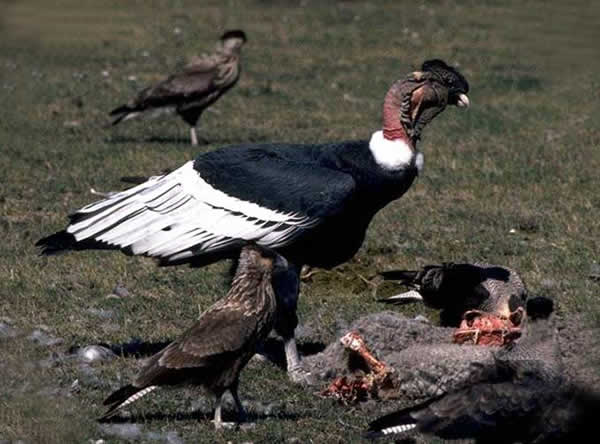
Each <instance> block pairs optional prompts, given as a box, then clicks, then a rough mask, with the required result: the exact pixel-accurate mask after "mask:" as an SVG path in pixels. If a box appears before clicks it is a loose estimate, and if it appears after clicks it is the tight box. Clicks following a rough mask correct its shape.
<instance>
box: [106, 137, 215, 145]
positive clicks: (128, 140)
mask: <svg viewBox="0 0 600 444" xmlns="http://www.w3.org/2000/svg"><path fill="white" fill-rule="evenodd" d="M104 141H105V142H106V143H109V144H120V143H157V144H162V143H172V144H181V145H184V144H185V145H190V146H191V144H190V139H189V138H188V137H172V136H151V137H144V138H140V137H131V136H111V137H107V138H106V139H104ZM210 143H211V141H210V140H206V139H203V138H201V137H199V138H198V145H208V144H210Z"/></svg>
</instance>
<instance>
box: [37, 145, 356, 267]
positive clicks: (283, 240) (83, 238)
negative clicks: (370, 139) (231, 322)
mask: <svg viewBox="0 0 600 444" xmlns="http://www.w3.org/2000/svg"><path fill="white" fill-rule="evenodd" d="M242 148H244V147H242ZM298 149H300V148H298ZM223 151H224V152H225V153H226V155H221V154H217V153H216V152H212V153H207V155H204V156H202V157H200V158H199V159H198V160H197V161H196V163H194V162H188V163H187V164H185V165H184V166H183V167H181V168H179V169H177V170H175V171H173V172H172V173H170V174H168V175H166V176H160V177H156V178H152V179H151V180H149V181H147V182H145V183H143V184H140V185H138V186H136V187H133V188H130V189H128V190H126V191H123V192H120V193H116V194H114V195H111V196H109V197H108V198H106V199H104V200H101V201H98V202H95V203H92V204H90V205H87V206H85V207H83V208H82V209H80V210H79V211H77V212H76V213H75V214H73V215H72V216H71V217H70V218H71V224H70V225H69V226H68V227H67V229H66V230H65V231H61V232H59V233H56V234H54V235H51V236H49V237H46V238H44V239H41V240H40V241H38V243H37V245H38V246H40V247H42V249H43V250H42V253H43V254H55V253H58V252H60V251H62V250H65V249H87V248H109V249H121V250H123V251H126V252H130V253H132V254H136V255H146V256H151V257H157V258H160V259H161V264H163V265H167V264H174V263H183V262H192V263H196V264H199V263H201V262H202V261H203V260H207V261H209V259H210V258H212V260H213V261H214V260H217V259H219V258H221V257H223V255H226V253H227V252H231V253H232V254H233V253H234V252H235V251H237V249H239V247H240V246H241V245H242V244H243V243H245V242H246V241H254V242H256V243H258V244H260V245H263V246H267V247H271V248H278V247H281V246H285V245H288V244H289V243H291V242H292V241H294V240H295V239H296V238H298V237H299V236H301V235H302V234H303V233H305V232H307V231H308V230H311V229H312V228H313V227H315V226H317V225H319V224H320V223H321V222H322V221H323V220H324V219H326V218H327V217H329V216H332V215H335V214H337V213H339V212H340V211H342V209H343V207H344V204H345V203H346V202H347V200H348V199H351V198H352V196H353V193H354V189H355V182H354V179H353V178H352V176H350V175H349V174H346V173H343V172H340V171H336V170H332V169H329V168H324V167H320V166H318V165H316V164H310V163H307V164H304V163H298V162H293V161H290V160H289V159H285V158H281V157H279V156H277V155H276V154H275V151H276V150H272V151H268V150H267V152H266V153H264V155H262V156H255V155H249V154H248V150H244V149H239V150H235V149H231V148H229V149H226V150H223ZM213 153H214V154H213ZM209 155H211V156H209ZM219 156H222V157H221V158H219ZM236 158H237V160H236ZM244 158H245V159H244ZM213 255H216V256H215V257H212V256H213Z"/></svg>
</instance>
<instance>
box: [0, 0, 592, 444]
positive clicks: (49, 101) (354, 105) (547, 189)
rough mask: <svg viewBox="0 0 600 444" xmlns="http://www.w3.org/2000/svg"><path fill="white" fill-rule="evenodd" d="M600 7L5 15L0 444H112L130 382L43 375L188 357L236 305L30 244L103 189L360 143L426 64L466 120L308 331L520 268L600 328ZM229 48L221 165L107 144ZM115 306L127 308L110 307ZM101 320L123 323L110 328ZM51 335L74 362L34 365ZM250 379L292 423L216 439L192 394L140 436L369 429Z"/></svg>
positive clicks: (5, 8) (152, 136)
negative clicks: (233, 56) (398, 288)
mask: <svg viewBox="0 0 600 444" xmlns="http://www.w3.org/2000/svg"><path fill="white" fill-rule="evenodd" d="M595 4H597V2H594V1H579V2H568V3H565V2H560V1H547V2H534V1H527V2H517V1H508V2H502V5H503V6H499V5H498V2H492V1H487V2H481V1H464V2H453V1H443V0H440V1H432V2H397V1H389V2H383V1H381V2H368V3H366V2H364V3H363V2H358V1H345V2H342V1H339V2H316V1H301V2H300V1H297V2H295V1H288V2H285V1H266V0H263V1H259V0H255V1H249V2H241V1H227V2H223V1H203V2H197V1H187V0H185V1H172V2H168V1H154V2H141V1H138V2H128V3H127V4H126V5H125V4H124V3H123V2H118V1H116V0H111V1H100V2H99V1H92V0H86V1H77V2H76V1H73V0H62V1H57V2H53V3H52V6H50V5H49V4H48V3H47V2H42V1H41V0H37V1H35V0H30V1H24V2H2V14H1V16H0V38H1V39H2V46H1V47H0V103H1V104H2V106H1V108H0V177H1V178H2V187H1V188H0V235H1V236H2V243H1V244H0V256H1V257H2V260H1V261H0V317H8V318H10V319H11V320H12V323H13V325H14V327H15V328H17V329H18V330H19V331H20V335H19V336H17V337H16V338H11V339H1V338H0V346H1V347H2V362H0V380H1V381H3V383H2V388H1V389H0V440H1V439H8V440H18V439H22V440H24V441H25V442H52V443H54V442H87V441H88V440H90V439H93V440H96V439H100V438H103V439H105V440H107V441H108V442H112V441H113V440H114V438H111V437H109V436H104V435H102V432H101V431H100V430H99V429H98V427H97V425H96V423H95V421H94V418H96V417H97V416H98V415H99V414H100V413H101V412H102V408H101V405H100V404H101V401H102V400H103V399H104V397H105V396H106V395H108V393H109V392H110V390H111V389H112V388H115V387H116V386H117V385H119V383H120V382H121V381H123V380H126V379H127V378H129V377H131V376H132V375H133V374H134V373H135V370H136V368H137V367H136V365H137V364H136V361H135V360H134V359H132V358H125V359H118V360H116V361H113V362H111V363H109V364H107V365H105V366H102V367H100V368H97V369H96V372H95V374H96V376H97V377H98V381H96V382H94V381H91V382H90V381H87V382H86V381H85V380H83V379H82V376H81V374H80V373H79V370H78V367H77V366H76V365H75V363H74V362H72V361H69V360H67V361H58V362H57V363H55V364H52V365H50V366H44V365H40V364H39V363H40V361H44V360H46V359H47V358H48V357H49V356H50V355H51V354H52V353H59V354H61V353H64V352H65V351H66V350H68V349H69V347H70V346H72V345H75V344H91V343H98V342H124V341H127V340H129V339H131V338H142V339H143V340H144V341H149V342H160V341H164V340H168V339H171V338H174V337H175V336H176V335H177V334H179V333H180V332H181V331H182V330H183V329H184V328H186V327H187V326H189V325H190V323H191V322H192V321H193V319H194V318H195V317H196V316H197V314H198V313H199V311H201V310H202V309H204V308H206V307H208V306H209V305H210V304H211V303H212V302H213V301H214V300H216V299H217V298H219V297H221V296H222V295H223V294H224V293H225V292H226V291H227V288H226V277H225V272H226V270H227V264H217V265H214V266H210V267H207V268H205V269H202V270H190V269H188V268H185V267H183V268H182V267H180V268H168V269H160V268H157V267H155V265H154V263H153V262H152V261H151V260H148V259H143V258H132V257H127V256H124V255H121V254H118V253H107V252H85V253H79V254H70V255H64V256H60V257H52V258H43V257H39V256H38V255H37V251H36V250H35V248H34V247H33V244H34V242H35V241H36V240H37V239H39V238H40V237H41V236H43V235H47V234H49V233H51V232H54V231H56V230H58V229H61V228H62V227H63V226H64V225H65V223H66V215H67V214H68V213H69V212H70V211H72V210H74V209H77V208H79V207H80V206H82V205H84V204H87V203H89V202H90V201H91V200H93V196H91V195H90V193H89V189H90V187H94V188H97V189H100V190H112V189H119V188H120V187H122V186H123V185H122V184H121V183H120V182H119V178H120V177H121V176H124V175H148V174H155V173H158V172H160V171H161V170H162V169H165V168H173V167H176V166H178V165H180V164H182V163H183V162H184V161H186V160H188V159H191V158H193V157H194V156H195V155H197V154H198V153H199V152H203V151H207V150H211V149H214V148H217V147H219V146H222V145H225V144H229V143H238V142H246V141H290V142H315V141H330V140H342V139H353V138H368V137H369V136H370V134H371V132H372V131H374V130H376V129H378V128H379V126H380V116H381V101H382V98H383V95H384V94H385V92H386V90H387V88H388V87H389V85H390V84H391V83H392V82H393V81H394V80H396V79H397V78H400V77H402V76H404V75H405V74H406V73H408V72H410V71H411V70H413V69H415V68H417V67H418V66H419V64H420V63H421V62H422V61H423V60H424V59H426V58H430V57H441V58H443V59H445V60H447V61H448V62H450V63H452V64H457V65H459V67H460V69H461V71H462V72H463V73H464V74H465V76H466V77H467V78H468V80H469V82H470V84H471V92H470V94H469V96H470V98H471V101H472V107H471V109H469V110H468V112H461V111H460V110H457V109H454V108H452V109H448V110H447V111H446V112H445V113H444V114H443V115H442V116H440V117H439V118H437V119H436V120H435V121H434V122H433V123H432V124H431V125H430V126H429V127H427V128H426V129H425V134H424V140H423V141H422V143H421V145H420V149H421V150H422V151H423V152H424V153H425V159H426V163H425V171H424V175H423V176H422V177H421V178H420V179H419V180H418V182H417V183H415V185H414V186H413V187H412V189H411V190H410V191H409V192H408V193H407V194H406V195H405V196H404V197H403V198H402V199H400V200H399V201H398V202H395V203H393V204H391V205H389V206H388V207H387V208H386V209H384V210H383V211H382V212H381V213H380V214H379V215H378V216H377V217H376V219H375V221H374V222H373V224H372V226H371V227H370V229H369V233H368V237H367V240H366V242H365V244H364V246H363V248H362V249H361V251H360V252H359V254H358V255H357V256H356V257H355V258H354V260H353V261H351V262H350V263H348V264H345V265H343V266H341V267H339V269H337V270H336V271H335V272H333V273H327V274H320V275H317V276H316V277H315V278H314V280H313V282H312V283H310V284H306V285H304V286H303V288H302V298H301V301H300V307H299V310H300V315H301V322H303V323H307V324H310V325H311V326H312V327H313V329H314V332H315V336H316V338H315V339H316V340H321V341H323V342H328V341H330V340H332V338H333V337H334V335H335V333H336V328H337V326H338V325H341V324H342V323H343V322H349V321H352V320H353V319H355V318H357V317H359V316H361V315H363V314H366V313H368V312H373V311H376V310H380V309H381V307H380V306H378V305H377V304H376V303H375V302H374V299H375V298H374V295H373V292H372V289H371V287H370V286H369V285H367V284H365V283H364V281H363V280H362V279H361V277H367V278H369V277H371V276H373V275H374V274H375V272H376V271H378V270H382V269H386V268H392V267H406V268H412V267H415V266H419V265H423V264H425V263H431V262H440V261H458V260H467V261H473V260H485V261H488V262H492V263H498V264H504V265H508V266H512V267H515V268H516V269H518V270H519V271H520V272H521V273H522V275H523V277H524V279H525V280H526V282H527V284H528V286H529V287H530V289H531V290H532V292H533V293H535V294H546V295H549V296H552V297H554V298H555V300H556V302H557V305H558V308H559V310H561V311H563V312H565V313H574V312H577V311H584V312H586V313H587V314H588V315H589V322H596V323H598V322H599V320H600V304H599V302H598V294H599V292H600V284H598V282H594V281H592V280H590V279H588V278H587V276H588V273H589V270H590V267H591V266H592V264H594V263H597V262H598V261H599V260H600V258H599V256H598V252H599V251H600V248H599V247H600V245H599V244H600V241H599V240H600V211H599V208H600V197H599V196H600V192H599V180H598V177H599V176H598V172H599V171H600V150H599V148H600V119H599V118H598V116H599V115H600V105H599V103H600V81H599V78H598V72H599V68H600V63H599V58H598V50H599V47H598V41H600V32H599V28H598V26H597V24H598V22H599V19H600V14H599V13H598V12H599V11H598V9H599V8H598V7H597V6H594V5H595ZM176 27H177V28H179V29H180V31H181V32H180V33H178V34H177V33H175V32H174V29H175V28H176ZM238 27H239V28H243V29H244V30H245V31H246V32H247V34H248V36H249V42H248V44H247V46H246V47H245V48H244V54H243V63H244V66H243V73H242V78H241V81H240V83H239V84H238V86H237V87H236V88H235V89H233V90H232V91H231V92H230V93H229V94H228V95H226V96H225V97H224V98H223V99H222V100H221V101H220V102H219V103H218V104H217V105H216V106H215V107H214V108H215V112H207V113H206V114H205V116H204V117H203V119H202V121H201V123H200V127H199V129H200V131H199V134H200V136H201V137H202V138H204V139H206V140H208V141H209V144H208V145H205V146H201V147H200V148H199V149H193V148H192V147H191V146H189V144H188V129H187V127H186V125H185V124H184V123H183V122H181V121H180V120H178V119H176V118H172V119H170V120H169V119H167V120H163V121H146V122H127V123H126V124H123V125H122V126H119V127H118V128H115V129H110V130H107V129H104V128H103V125H104V124H106V123H107V122H108V119H107V112H108V111H109V110H110V109H112V107H114V106H117V105H119V104H121V103H122V102H125V101H127V100H128V99H129V98H130V97H131V95H132V94H134V93H135V92H136V91H137V90H139V89H140V88H141V87H143V86H145V84H146V83H147V82H151V81H153V80H156V79H159V78H161V77H162V76H163V75H164V74H165V73H167V72H169V71H170V70H171V69H172V68H173V67H175V66H181V65H182V64H183V63H184V62H185V60H186V59H188V58H190V57H191V56H193V55H195V54H198V53H201V52H206V51H210V50H211V49H212V47H213V42H214V40H215V39H216V37H217V36H218V35H219V34H220V33H221V32H222V31H223V30H224V29H227V28H238ZM103 71H107V72H108V74H109V75H108V76H104V75H103V74H102V72H103ZM132 75H134V76H136V78H137V80H135V81H131V80H128V77H129V76H132ZM512 229H514V230H515V232H514V233H512V234H511V233H510V231H511V230H512ZM117 283H121V284H123V285H124V286H125V287H126V288H127V289H128V290H129V291H130V293H131V296H130V297H128V298H122V299H112V298H107V297H106V296H107V295H109V294H110V293H111V291H112V289H113V288H114V287H115V285H116V284H117ZM393 290H394V288H392V287H391V286H389V285H386V286H384V287H382V288H381V290H380V294H379V295H380V296H381V295H382V294H386V293H391V292H392V291H393ZM89 308H95V309H105V310H112V311H113V312H114V314H115V315H114V319H110V320H106V319H102V318H101V317H98V316H97V315H96V314H93V312H90V311H88V309H89ZM412 310H413V311H410V312H407V313H411V314H414V313H416V311H414V309H412ZM40 324H44V325H46V326H48V328H49V330H50V332H51V333H52V334H54V335H55V336H58V337H60V338H63V339H64V343H63V344H61V345H57V346H54V347H39V346H35V345H33V344H32V343H31V342H30V341H29V340H27V339H26V336H28V335H29V334H30V333H31V331H32V330H33V329H35V328H37V327H38V326H39V325H40ZM76 379H78V380H80V385H79V389H77V390H74V389H73V390H72V389H71V386H72V384H73V382H74V381H75V380H76ZM242 379H243V382H242V384H243V385H242V389H241V393H242V397H243V398H245V399H254V400H260V401H263V402H277V403H279V405H280V407H281V408H280V412H279V413H277V414H274V415H272V416H269V417H266V418H258V421H257V425H256V427H255V428H254V429H251V430H243V431H238V432H225V433H222V434H216V433H215V432H214V431H213V430H212V425H211V424H210V423H209V422H208V421H200V422H197V421H196V420H195V419H194V418H192V417H190V416H189V415H187V416H186V414H187V413H189V410H190V409H191V408H192V403H193V401H194V400H196V399H197V396H196V395H195V394H193V392H189V391H186V390H184V391H182V392H165V393H161V394H157V396H155V397H153V398H152V399H148V400H146V401H145V402H141V403H140V404H139V405H138V406H137V407H135V408H134V409H133V411H134V412H135V413H136V415H142V416H144V415H145V416H144V417H146V420H144V419H142V420H141V424H142V426H143V427H144V433H145V432H148V431H154V432H163V431H168V430H176V431H177V432H178V434H179V436H180V437H182V438H183V439H185V440H189V441H190V442H200V441H203V442H226V441H234V442H244V441H252V442H277V441H285V440H286V439H288V438H291V437H296V438H298V439H299V440H300V442H311V441H312V442H360V440H361V435H360V432H361V430H362V428H363V427H364V426H365V424H366V423H367V422H368V420H369V419H370V418H366V417H364V415H361V413H360V410H352V409H345V408H342V407H339V408H338V407H335V408H332V404H331V403H330V402H328V401H323V400H320V399H319V398H317V397H315V396H314V394H313V393H309V392H307V391H304V390H302V389H301V388H298V387H295V386H292V385H290V384H289V383H288V381H287V378H286V376H285V374H283V373H282V372H281V371H280V370H278V369H276V368H274V367H272V366H270V365H268V364H257V365H253V366H252V367H251V368H249V369H248V370H247V371H245V372H244V373H243V375H242ZM48 390H58V392H57V393H54V392H52V393H53V394H52V395H49V394H48ZM157 413H164V414H165V415H166V416H163V417H158V418H157V417H152V415H156V414H157Z"/></svg>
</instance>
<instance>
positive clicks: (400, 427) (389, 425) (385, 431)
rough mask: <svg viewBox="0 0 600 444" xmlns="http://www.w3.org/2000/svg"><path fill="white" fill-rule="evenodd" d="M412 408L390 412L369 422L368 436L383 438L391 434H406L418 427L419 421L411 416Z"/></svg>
mask: <svg viewBox="0 0 600 444" xmlns="http://www.w3.org/2000/svg"><path fill="white" fill-rule="evenodd" d="M411 410H412V409H404V410H400V411H398V412H394V413H390V414H389V415H385V416H382V417H381V418H379V419H376V420H375V421H373V422H371V423H370V424H369V429H368V430H367V434H366V437H367V438H370V439H377V438H382V437H384V436H389V435H397V434H404V433H407V432H410V431H411V430H413V429H415V428H416V427H417V421H415V419H414V418H413V417H412V416H410V412H411Z"/></svg>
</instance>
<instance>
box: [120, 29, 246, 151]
mask: <svg viewBox="0 0 600 444" xmlns="http://www.w3.org/2000/svg"><path fill="white" fill-rule="evenodd" d="M245 42H246V34H245V33H244V32H243V31H239V30H235V31H227V32H226V33H224V34H223V35H222V36H221V38H220V40H219V42H218V43H217V48H216V51H215V52H214V53H213V54H210V55H206V56H203V57H196V58H195V59H194V60H193V61H192V62H191V63H190V64H189V65H187V66H186V67H185V68H184V69H183V70H182V71H181V72H178V73H176V74H173V75H171V76H169V78H167V79H166V80H163V81H162V82H160V83H157V84H156V85H153V86H150V87H148V88H146V89H144V90H143V91H141V92H140V93H139V94H138V95H137V97H136V98H135V99H133V100H132V101H131V102H129V103H128V104H126V105H122V106H119V107H117V108H115V109H114V110H112V111H111V112H110V115H111V116H113V117H114V119H113V121H112V124H113V125H116V124H117V123H119V122H121V121H123V120H128V119H131V118H134V117H137V116H139V115H140V114H141V113H146V112H154V113H160V112H162V111H174V112H176V113H177V114H179V115H180V116H181V118H182V119H183V120H185V121H186V122H187V124H188V125H190V127H191V128H190V136H191V141H192V144H193V145H197V144H198V138H197V136H196V128H195V127H196V124H197V122H198V119H199V118H200V116H201V115H202V112H203V111H204V110H205V109H206V108H208V107H209V106H210V105H212V104H213V103H215V102H216V101H217V99H219V97H221V96H222V95H223V94H224V93H225V92H227V91H228V90H229V89H230V88H232V87H233V86H234V85H235V84H236V83H237V81H238V79H239V77H240V70H241V66H240V54H241V48H242V45H243V44H244V43H245Z"/></svg>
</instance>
